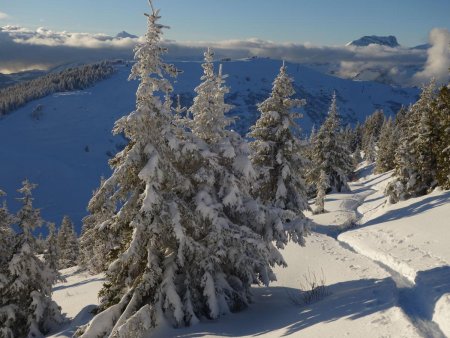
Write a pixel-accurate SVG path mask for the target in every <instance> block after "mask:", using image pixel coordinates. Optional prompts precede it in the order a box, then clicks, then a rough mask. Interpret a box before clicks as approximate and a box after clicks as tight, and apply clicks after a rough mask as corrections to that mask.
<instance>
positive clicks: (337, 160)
mask: <svg viewBox="0 0 450 338" xmlns="http://www.w3.org/2000/svg"><path fill="white" fill-rule="evenodd" d="M314 168H315V170H317V171H318V173H320V171H321V170H323V172H324V175H326V176H327V177H328V178H327V179H324V180H322V181H321V182H328V187H327V189H326V190H330V189H331V190H332V191H338V192H341V191H343V190H348V189H349V188H348V184H347V180H348V175H349V174H350V173H351V172H352V170H353V160H352V157H351V155H350V149H349V148H348V147H347V146H346V144H345V142H344V140H343V138H342V134H341V133H340V122H339V116H338V108H337V103H336V94H335V93H334V94H333V97H332V100H331V105H330V108H329V110H328V115H327V118H326V119H325V121H324V123H323V124H322V126H321V127H320V129H319V132H318V134H317V137H316V146H315V156H314ZM319 176H320V175H319V174H317V175H316V177H317V179H319ZM321 184H322V183H321Z"/></svg>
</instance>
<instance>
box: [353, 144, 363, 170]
mask: <svg viewBox="0 0 450 338" xmlns="http://www.w3.org/2000/svg"><path fill="white" fill-rule="evenodd" d="M352 160H353V168H356V167H357V166H358V164H360V163H361V162H362V161H363V158H362V156H361V148H360V147H359V145H357V146H356V149H355V151H354V152H353V154H352Z"/></svg>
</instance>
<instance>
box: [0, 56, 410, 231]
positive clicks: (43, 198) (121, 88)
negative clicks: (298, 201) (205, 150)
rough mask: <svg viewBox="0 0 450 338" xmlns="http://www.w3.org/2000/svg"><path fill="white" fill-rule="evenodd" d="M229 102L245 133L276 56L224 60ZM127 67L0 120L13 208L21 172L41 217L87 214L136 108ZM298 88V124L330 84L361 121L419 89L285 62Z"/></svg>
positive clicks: (5, 181)
mask: <svg viewBox="0 0 450 338" xmlns="http://www.w3.org/2000/svg"><path fill="white" fill-rule="evenodd" d="M223 64H224V65H223V67H224V72H225V73H227V74H229V77H228V79H227V84H228V85H229V86H230V87H231V92H230V94H229V95H228V96H227V101H228V102H230V103H232V104H234V105H235V109H234V110H233V111H232V112H231V114H233V115H237V116H238V117H239V119H238V120H237V125H236V126H235V128H236V129H237V130H238V131H240V132H241V133H242V134H245V133H246V132H247V130H248V127H249V126H250V125H251V124H253V123H254V121H255V120H256V118H257V117H258V112H257V110H256V104H257V103H258V102H261V101H263V100H264V99H265V98H266V97H267V95H268V93H269V91H270V89H271V84H272V81H273V79H274V77H275V75H276V74H277V72H278V70H279V68H280V66H281V63H280V61H276V60H270V59H253V60H240V61H229V62H223ZM177 66H178V67H179V68H180V69H182V70H183V71H184V73H183V74H181V75H180V76H179V78H178V79H177V81H176V83H175V94H177V93H179V94H180V95H181V98H182V103H183V104H186V105H188V104H190V103H191V100H192V98H193V95H194V92H193V89H194V88H195V87H196V86H197V85H198V83H199V81H200V80H199V79H200V75H201V72H202V69H201V66H200V63H197V62H178V63H177ZM129 72H130V68H129V67H127V66H118V68H117V73H116V74H115V75H113V76H112V77H111V78H109V79H108V80H105V81H103V82H100V83H98V84H97V85H95V86H94V87H92V88H89V89H87V90H84V91H77V92H67V93H59V94H54V95H52V96H49V97H45V98H42V99H40V100H36V101H34V102H31V103H29V104H27V105H26V106H25V107H23V108H21V109H19V110H17V111H15V112H13V113H11V114H10V115H9V116H6V117H5V118H3V119H1V120H0V144H1V145H2V146H1V147H0V159H1V165H0V187H1V188H2V189H3V190H5V191H6V192H7V193H8V194H9V196H8V199H9V200H8V203H9V205H10V206H11V208H12V209H13V210H14V209H15V207H14V206H15V200H14V198H15V197H16V194H15V190H16V189H18V187H19V186H20V182H21V181H22V180H23V179H24V178H29V179H30V180H31V181H32V182H35V183H38V184H39V187H38V188H37V189H36V192H35V197H36V206H37V207H39V208H41V209H42V214H43V216H44V218H45V219H46V220H49V221H54V222H57V224H59V223H60V221H61V219H62V216H63V215H65V214H67V215H69V216H70V217H71V218H72V219H73V220H74V222H75V223H76V225H77V228H78V230H79V229H80V226H81V219H82V217H83V216H84V215H86V205H87V202H88V201H89V198H90V197H91V193H92V191H93V190H94V189H95V188H96V187H97V186H98V183H99V181H100V177H101V176H102V175H103V176H105V177H108V176H109V174H110V170H109V167H108V163H107V162H108V159H110V158H111V157H112V155H113V154H115V153H116V152H117V151H118V150H120V149H122V148H123V146H124V145H125V144H126V140H125V139H123V138H122V137H120V136H117V137H113V136H112V135H111V130H112V127H113V124H114V121H115V120H117V119H118V118H119V117H121V116H123V115H125V114H128V113H129V112H131V111H132V110H133V109H134V105H135V93H136V88H137V83H136V82H135V81H131V82H130V81H127V77H128V75H129ZM288 73H289V74H290V75H291V76H292V77H293V78H294V79H295V85H296V91H297V93H298V96H299V97H301V98H305V99H306V100H307V105H306V107H305V110H304V115H305V118H304V119H302V120H301V121H300V125H301V127H302V129H303V130H304V132H308V131H309V130H310V128H311V126H312V125H313V124H317V125H319V124H320V123H321V122H322V120H323V118H324V116H325V114H326V113H327V109H328V106H329V104H330V100H331V95H332V93H333V91H336V95H337V102H338V105H339V109H340V113H341V115H342V116H343V119H344V122H352V123H355V122H356V121H363V120H364V119H365V116H366V115H368V114H370V113H372V112H373V111H374V110H375V109H384V110H385V112H386V113H387V114H388V115H389V114H394V113H395V112H396V111H397V110H398V109H399V108H400V106H401V105H407V104H409V103H411V102H413V101H415V100H416V95H417V94H418V90H417V89H414V88H394V87H391V86H387V85H383V84H379V83H373V82H355V81H349V80H344V79H339V78H336V77H332V76H328V75H324V74H321V73H319V72H316V71H314V70H311V69H309V68H306V67H304V66H301V65H296V64H288ZM38 105H41V106H42V111H41V112H42V116H41V117H40V118H39V119H33V118H32V116H31V113H32V111H33V109H34V108H35V107H36V106H38Z"/></svg>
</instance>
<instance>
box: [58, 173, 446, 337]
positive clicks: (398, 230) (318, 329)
mask: <svg viewBox="0 0 450 338" xmlns="http://www.w3.org/2000/svg"><path fill="white" fill-rule="evenodd" d="M371 169H372V168H371V166H366V167H363V168H361V170H360V175H361V176H362V178H361V179H360V180H359V181H357V182H353V183H352V184H351V188H352V192H351V193H346V194H331V195H328V196H327V199H326V202H325V208H326V210H327V211H328V212H327V213H325V214H322V215H317V216H312V215H309V216H311V217H312V218H313V219H314V220H315V221H316V222H317V223H318V224H319V226H318V227H317V228H316V229H315V231H314V232H313V234H312V235H311V236H309V237H308V238H307V243H306V247H304V248H302V247H299V246H297V245H295V244H289V245H288V246H287V247H286V249H285V250H284V251H283V255H284V257H285V259H286V261H287V263H288V267H287V268H284V269H283V268H277V269H276V273H277V278H278V281H277V282H276V283H273V284H272V285H271V286H270V287H268V288H266V287H260V288H258V287H255V288H254V289H253V293H254V302H253V303H252V304H251V305H250V307H249V308H248V309H246V310H245V311H243V312H240V313H235V314H229V315H226V316H224V317H222V318H220V319H219V320H216V321H208V320H204V321H202V322H201V323H199V324H197V325H195V326H192V327H188V328H180V329H173V328H171V327H169V326H168V325H167V326H166V325H163V326H161V327H159V328H158V329H156V331H154V332H153V333H152V335H149V337H355V338H356V337H358V338H360V337H365V338H370V337H405V338H406V337H408V338H409V337H445V335H447V336H450V327H449V323H450V317H449V316H450V272H449V271H450V267H449V265H450V251H449V248H450V239H449V237H448V224H449V223H448V220H449V219H450V203H449V202H450V192H448V191H447V192H442V191H435V192H433V193H432V194H430V195H428V196H424V197H421V198H416V199H411V200H409V201H404V202H400V203H398V204H396V205H389V204H387V203H386V199H385V197H383V196H382V191H383V189H384V186H385V185H386V184H387V182H388V181H389V179H390V173H387V174H382V175H372V174H370V172H371ZM353 215H357V217H358V218H361V219H360V222H359V223H360V224H358V225H357V226H356V228H355V229H354V230H348V231H345V232H341V231H342V229H341V225H342V224H343V223H344V222H345V221H346V220H347V219H348V218H349V217H352V216H353ZM322 271H323V275H324V277H325V282H326V285H327V291H328V293H329V294H328V296H326V297H325V298H324V299H322V300H320V301H318V302H315V303H312V304H309V305H305V304H302V303H301V294H300V293H299V288H300V285H301V284H302V283H303V284H304V277H303V276H304V275H305V274H308V273H309V272H311V273H315V274H316V275H317V276H318V277H320V276H321V275H322ZM65 274H66V276H67V280H68V283H67V284H58V285H57V286H56V287H55V293H54V297H55V299H56V301H57V302H58V303H59V304H60V305H61V306H62V308H63V311H64V312H67V313H68V316H69V317H71V318H74V321H73V322H72V323H69V324H68V325H67V326H65V327H63V328H61V329H60V330H58V332H60V333H58V334H56V335H54V337H70V334H72V333H73V332H74V328H75V326H76V325H81V324H83V323H86V322H88V320H89V319H90V318H91V316H90V315H89V311H88V310H90V309H91V305H92V304H95V303H96V301H97V299H96V296H95V295H96V293H97V292H98V290H99V288H100V284H101V276H88V275H86V274H85V273H80V272H78V273H77V272H75V273H72V272H71V271H67V270H66V271H65ZM296 303H297V304H296ZM55 332H56V331H55Z"/></svg>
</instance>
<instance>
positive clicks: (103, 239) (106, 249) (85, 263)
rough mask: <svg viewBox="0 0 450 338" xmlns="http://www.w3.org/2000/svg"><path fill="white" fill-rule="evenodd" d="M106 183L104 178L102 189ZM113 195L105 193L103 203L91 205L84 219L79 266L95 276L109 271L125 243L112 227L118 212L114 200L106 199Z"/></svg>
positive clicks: (95, 192) (101, 181) (101, 184)
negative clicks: (121, 244) (121, 245)
mask: <svg viewBox="0 0 450 338" xmlns="http://www.w3.org/2000/svg"><path fill="white" fill-rule="evenodd" d="M104 183H105V179H104V178H102V179H101V180H100V187H103V185H104ZM99 190H100V188H98V189H97V190H96V191H94V193H93V196H96V195H97V194H98V192H99ZM111 194H112V192H110V193H108V194H106V193H105V191H103V196H105V199H104V200H103V201H102V202H100V201H97V203H96V204H93V203H91V204H89V206H88V210H89V212H90V214H89V215H88V216H86V217H85V218H84V219H83V227H82V228H81V236H80V239H79V248H80V249H79V251H80V253H79V260H78V264H79V265H80V267H82V268H83V269H87V270H89V272H91V273H93V274H97V273H100V272H102V271H106V270H107V268H108V266H109V264H110V263H111V261H112V260H114V259H116V258H117V250H118V248H119V247H120V243H121V242H122V241H123V238H120V237H119V233H118V232H116V231H113V230H114V229H113V228H111V227H110V225H111V224H112V222H113V220H114V217H115V212H116V203H115V202H114V200H112V199H106V197H107V196H109V195H111ZM98 198H99V197H97V199H98Z"/></svg>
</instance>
